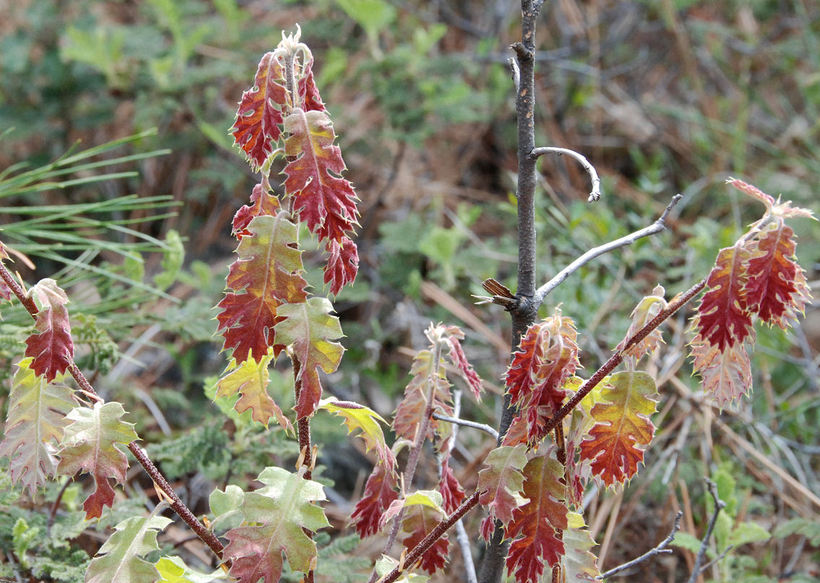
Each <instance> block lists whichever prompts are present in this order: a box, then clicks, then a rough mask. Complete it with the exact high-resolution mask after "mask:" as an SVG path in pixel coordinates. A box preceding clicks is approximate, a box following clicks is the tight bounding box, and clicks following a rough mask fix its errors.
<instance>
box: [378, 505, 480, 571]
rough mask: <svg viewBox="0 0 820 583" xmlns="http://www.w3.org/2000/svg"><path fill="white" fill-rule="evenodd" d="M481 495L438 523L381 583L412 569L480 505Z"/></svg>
mask: <svg viewBox="0 0 820 583" xmlns="http://www.w3.org/2000/svg"><path fill="white" fill-rule="evenodd" d="M479 494H480V492H479V491H478V490H476V491H475V492H473V495H472V496H470V497H469V498H467V499H465V500H464V502H462V503H461V505H460V506H459V507H458V508H456V509H455V511H453V513H452V514H451V515H450V516H448V517H447V518H446V519H444V520H442V521H441V522H440V523H438V525H436V527H435V528H434V529H433V530H431V531H430V533H429V534H428V535H427V536H425V537H424V538H423V539H421V540H420V541H419V543H418V544H417V545H416V546H415V547H413V548H412V549H411V550H410V552H409V553H407V555H406V556H405V557H404V560H403V561H401V562H400V563H399V564H398V565H396V566H395V567H394V568H393V570H392V571H390V572H389V573H388V574H387V575H385V576H384V577H382V578H381V579H379V583H393V581H395V580H396V579H398V578H399V575H401V574H402V573H403V572H404V571H406V570H408V569H411V568H412V567H413V566H414V565H415V564H416V561H418V560H419V559H420V558H421V556H422V555H423V554H424V553H426V552H427V550H428V549H429V548H430V547H431V546H433V544H434V543H435V542H436V541H437V540H438V539H439V538H441V536H442V535H443V534H444V533H445V532H447V531H448V530H449V529H450V527H451V526H453V525H454V524H455V523H456V522H458V521H459V520H461V518H462V517H463V516H464V515H465V514H467V513H468V512H469V511H470V510H472V509H473V508H475V506H477V505H478V496H479Z"/></svg>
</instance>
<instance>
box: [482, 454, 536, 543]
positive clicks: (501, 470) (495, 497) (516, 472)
mask: <svg viewBox="0 0 820 583" xmlns="http://www.w3.org/2000/svg"><path fill="white" fill-rule="evenodd" d="M526 464H527V446H526V445H524V444H519V445H516V446H507V445H502V446H499V447H497V448H495V449H494V450H492V451H491V452H490V453H489V454H487V458H486V459H485V460H484V468H483V469H481V470H480V471H479V472H478V488H477V489H478V490H479V491H480V492H481V494H480V495H479V498H478V502H479V503H480V504H482V505H483V506H485V507H486V508H487V511H488V512H489V516H488V517H487V521H488V522H490V521H492V519H497V520H499V521H501V524H503V525H504V526H507V525H508V524H509V523H510V521H511V520H512V518H513V512H515V510H516V508H518V507H520V506H522V505H524V504H525V503H527V502H528V500H527V499H526V498H524V496H523V495H522V493H523V491H524V474H523V473H522V470H523V469H524V466H525V465H526ZM488 534H492V530H490V532H489V533H488ZM485 538H486V540H489V538H488V537H485Z"/></svg>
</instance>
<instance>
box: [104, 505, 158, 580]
mask: <svg viewBox="0 0 820 583" xmlns="http://www.w3.org/2000/svg"><path fill="white" fill-rule="evenodd" d="M152 518H153V514H152V515H151V516H149V517H148V518H146V519H145V520H143V521H142V526H141V527H140V529H139V531H137V534H136V536H134V537H133V538H132V539H131V542H130V543H129V544H128V546H127V547H126V549H125V552H124V553H123V554H122V559H121V560H120V561H118V562H117V570H116V571H115V572H114V573H113V578H112V579H111V581H119V579H118V577H119V574H120V571H121V570H122V569H123V567H125V566H126V565H127V564H128V559H129V558H131V557H137V556H138V553H139V546H138V545H139V544H141V543H142V538H143V536H144V535H145V532H146V531H147V530H148V527H149V524H150V522H151V519H152ZM123 534H125V533H123ZM135 546H136V547H137V548H134V547H135ZM132 549H133V550H132ZM126 577H127V576H126ZM123 579H125V578H123Z"/></svg>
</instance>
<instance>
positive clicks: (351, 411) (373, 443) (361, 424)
mask: <svg viewBox="0 0 820 583" xmlns="http://www.w3.org/2000/svg"><path fill="white" fill-rule="evenodd" d="M318 408H319V409H324V410H325V411H328V412H330V413H334V414H336V415H338V416H340V417H342V418H343V419H344V423H345V425H346V426H347V432H348V434H352V433H353V432H354V431H356V430H357V429H358V430H359V431H360V432H361V433H359V437H361V438H362V439H363V440H364V443H365V452H368V451H370V450H371V449H375V450H376V452H377V453H378V455H379V464H382V465H385V466H387V467H390V468H392V467H395V464H396V457H395V456H394V455H393V452H392V451H391V450H390V448H389V447H388V446H387V442H386V441H385V439H384V432H383V431H382V428H381V425H379V421H381V422H382V423H384V424H385V425H386V424H387V421H385V420H384V419H383V418H382V416H381V415H379V414H378V413H376V412H375V411H373V410H372V409H370V408H369V407H365V406H364V405H359V404H358V403H351V402H350V401H339V400H337V399H336V398H335V397H331V398H329V399H323V400H321V401H320V402H319V406H318Z"/></svg>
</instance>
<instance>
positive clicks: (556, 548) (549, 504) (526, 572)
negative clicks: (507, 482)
mask: <svg viewBox="0 0 820 583" xmlns="http://www.w3.org/2000/svg"><path fill="white" fill-rule="evenodd" d="M523 473H524V496H526V497H527V498H528V499H529V502H527V503H526V504H524V505H523V506H520V507H519V508H517V509H516V510H515V512H514V513H513V519H512V521H511V522H510V524H509V525H508V526H507V528H506V535H507V537H508V538H511V539H513V542H512V544H511V545H510V550H509V553H508V555H507V569H508V570H509V571H510V573H512V574H514V576H515V580H516V581H517V582H518V583H536V582H537V581H538V580H539V578H540V577H541V573H543V572H544V564H545V563H546V564H548V565H550V566H552V565H555V564H557V563H558V561H559V560H560V559H561V557H562V556H563V554H564V543H563V542H562V541H561V533H562V532H563V531H564V530H566V528H567V507H566V506H565V505H564V503H563V500H564V492H565V486H564V485H563V484H562V483H561V482H562V479H563V476H564V468H563V466H562V465H561V463H560V462H559V461H558V460H556V459H553V458H550V457H548V456H538V457H534V458H533V459H531V460H530V461H529V462H527V465H526V466H524V472H523Z"/></svg>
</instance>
